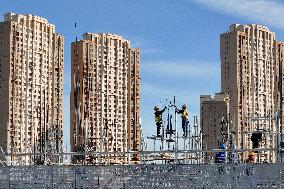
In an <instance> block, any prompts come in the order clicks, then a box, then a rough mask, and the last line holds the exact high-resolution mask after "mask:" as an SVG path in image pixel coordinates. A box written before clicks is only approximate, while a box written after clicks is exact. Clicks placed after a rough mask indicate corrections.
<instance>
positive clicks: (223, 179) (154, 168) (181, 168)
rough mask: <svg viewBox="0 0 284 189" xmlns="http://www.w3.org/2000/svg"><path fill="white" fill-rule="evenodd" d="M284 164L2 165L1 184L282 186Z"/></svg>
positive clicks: (116, 188) (117, 188)
mask: <svg viewBox="0 0 284 189" xmlns="http://www.w3.org/2000/svg"><path fill="white" fill-rule="evenodd" d="M281 186H282V187H284V164H212V165H209V164H199V165H174V164H173V165H159V164H145V165H111V166H66V165H62V166H60V165H56V166H48V165H43V166H13V167H0V188H5V189H6V188H32V189H44V188H109V189H123V188H133V189H135V188H137V189H138V188H139V189H142V188H144V189H149V188H155V189H159V188H161V189H164V188H210V189H211V188H281Z"/></svg>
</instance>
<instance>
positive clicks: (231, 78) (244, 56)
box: [220, 24, 283, 162]
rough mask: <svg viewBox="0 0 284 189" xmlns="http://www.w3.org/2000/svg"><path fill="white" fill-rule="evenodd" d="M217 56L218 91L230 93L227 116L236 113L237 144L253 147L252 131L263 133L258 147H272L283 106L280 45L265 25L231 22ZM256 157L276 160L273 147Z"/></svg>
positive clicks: (242, 156) (269, 160)
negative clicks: (218, 59)
mask: <svg viewBox="0 0 284 189" xmlns="http://www.w3.org/2000/svg"><path fill="white" fill-rule="evenodd" d="M275 45H276V46H275ZM275 47H277V48H275ZM277 49H278V50H277ZM220 56H221V92H224V93H228V95H229V97H230V102H229V107H230V112H229V114H230V120H232V118H233V116H235V121H234V122H235V124H236V129H237V130H236V131H237V132H236V140H237V146H238V148H242V149H252V148H253V145H252V141H251V136H252V134H253V133H262V136H261V140H260V145H259V147H260V148H275V147H276V133H278V131H279V124H278V123H277V119H276V118H277V115H278V114H279V113H280V112H281V111H280V110H281V107H280V106H282V102H281V103H280V102H279V99H280V98H282V95H281V94H280V93H282V87H280V88H279V83H282V82H283V81H282V80H279V73H280V72H281V71H282V69H281V70H279V65H282V63H283V45H282V44H281V43H277V42H276V41H275V34H274V33H273V32H271V31H269V29H268V28H266V27H264V26H260V25H255V24H251V25H239V24H234V25H231V26H230V28H229V31H228V32H226V33H223V34H221V39H220ZM281 78H282V74H281ZM278 89H280V90H281V91H280V90H278ZM280 117H281V116H280ZM246 157H247V153H242V154H240V158H241V159H245V158H246ZM257 158H258V160H259V161H260V162H263V161H264V160H266V161H268V162H275V161H276V156H275V153H274V151H270V152H261V153H258V154H257Z"/></svg>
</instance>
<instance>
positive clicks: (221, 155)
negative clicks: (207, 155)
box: [215, 143, 226, 163]
mask: <svg viewBox="0 0 284 189" xmlns="http://www.w3.org/2000/svg"><path fill="white" fill-rule="evenodd" d="M219 148H220V149H223V150H224V149H225V148H226V146H225V144H223V143H221V144H220V146H219ZM225 162H226V154H225V152H217V153H216V158H215V163H225Z"/></svg>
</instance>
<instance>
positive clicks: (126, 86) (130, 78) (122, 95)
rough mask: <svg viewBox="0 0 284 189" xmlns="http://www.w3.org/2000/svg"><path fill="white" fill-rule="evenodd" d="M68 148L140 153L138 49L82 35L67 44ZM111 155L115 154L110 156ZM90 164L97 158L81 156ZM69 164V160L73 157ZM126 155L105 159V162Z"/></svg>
mask: <svg viewBox="0 0 284 189" xmlns="http://www.w3.org/2000/svg"><path fill="white" fill-rule="evenodd" d="M71 49H72V50H71V64H72V68H71V69H72V71H71V72H72V73H71V94H70V97H71V98H70V132H71V138H70V141H71V149H72V150H73V151H80V147H81V148H82V147H83V148H84V149H89V151H91V152H118V153H119V152H128V151H139V150H140V134H141V126H140V125H141V124H140V51H139V49H133V48H131V46H130V41H128V40H126V39H123V38H122V37H121V36H118V35H114V34H109V33H100V34H94V33H85V34H84V35H83V40H80V41H76V42H73V43H72V45H71ZM113 156H115V155H113ZM85 158H86V159H85V161H88V162H89V163H97V161H98V159H97V158H92V157H89V156H88V157H87V156H86V157H85ZM73 161H74V159H73ZM125 161H126V158H125V157H122V158H121V157H120V158H117V157H104V158H103V159H102V160H100V162H104V164H111V163H124V162H125Z"/></svg>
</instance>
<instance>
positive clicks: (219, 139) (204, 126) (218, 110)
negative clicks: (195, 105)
mask: <svg viewBox="0 0 284 189" xmlns="http://www.w3.org/2000/svg"><path fill="white" fill-rule="evenodd" d="M228 102H229V97H228V95H226V94H222V93H216V94H215V95H214V96H211V95H201V96H200V125H201V132H202V144H203V148H202V149H203V150H211V149H218V148H219V145H220V144H221V143H226V142H225V141H226V140H227V139H228V137H229V136H228V134H229V130H228V129H229V128H228V127H227V124H228V123H227V122H228V120H227V117H228V114H229V104H228ZM209 156H210V157H214V153H206V154H205V161H206V160H208V159H209Z"/></svg>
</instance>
